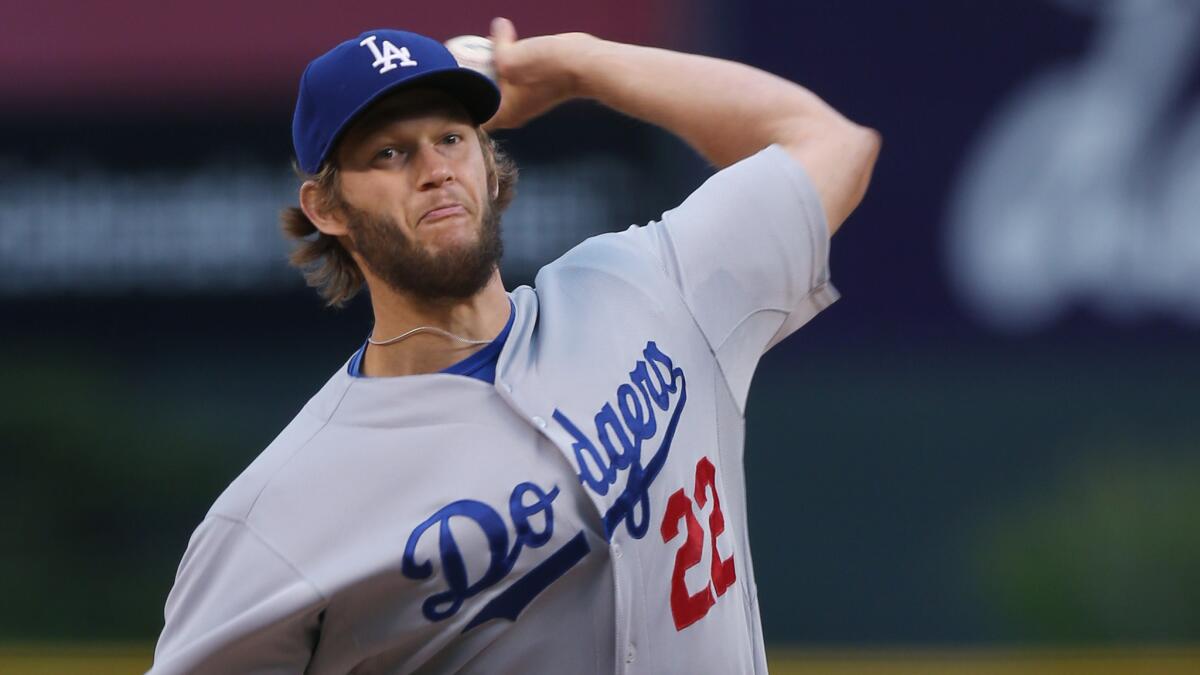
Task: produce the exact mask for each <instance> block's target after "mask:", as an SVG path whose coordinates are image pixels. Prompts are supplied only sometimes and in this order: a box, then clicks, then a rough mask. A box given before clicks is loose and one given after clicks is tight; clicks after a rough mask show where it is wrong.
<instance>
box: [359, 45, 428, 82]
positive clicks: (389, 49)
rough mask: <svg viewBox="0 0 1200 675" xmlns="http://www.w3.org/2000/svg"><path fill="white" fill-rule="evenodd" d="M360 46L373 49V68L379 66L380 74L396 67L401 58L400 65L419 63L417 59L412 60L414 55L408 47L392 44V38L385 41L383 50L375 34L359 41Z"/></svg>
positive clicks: (406, 65)
mask: <svg viewBox="0 0 1200 675" xmlns="http://www.w3.org/2000/svg"><path fill="white" fill-rule="evenodd" d="M358 46H359V47H367V48H368V49H370V50H371V54H373V55H374V56H375V62H374V63H372V64H371V67H372V68H379V67H380V66H383V67H382V68H379V74H380V75H382V74H384V73H386V72H387V71H389V70H395V69H396V63H394V62H395V61H396V60H397V59H399V60H400V66H402V67H408V66H415V65H417V62H416V61H413V60H412V55H411V54H409V53H408V47H400V48H397V47H396V45H394V44H392V42H391V40H384V41H383V51H380V50H379V45H377V44H375V36H374V35H372V36H371V37H369V38H367V39H365V40H363V41H362V42H360V43H358Z"/></svg>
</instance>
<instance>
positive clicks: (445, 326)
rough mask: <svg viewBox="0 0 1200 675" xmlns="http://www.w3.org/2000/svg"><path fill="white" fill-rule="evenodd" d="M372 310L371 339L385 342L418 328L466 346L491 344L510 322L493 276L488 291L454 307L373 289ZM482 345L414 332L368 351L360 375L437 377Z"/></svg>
mask: <svg viewBox="0 0 1200 675" xmlns="http://www.w3.org/2000/svg"><path fill="white" fill-rule="evenodd" d="M371 305H372V308H373V310H374V312H375V328H374V330H373V331H372V333H371V337H372V338H374V339H376V340H387V339H389V338H392V337H395V336H398V335H402V334H403V333H405V332H407V331H410V330H412V329H413V328H416V327H418V326H433V327H436V328H441V329H442V330H445V331H449V332H451V333H453V334H455V335H457V336H460V337H463V338H467V339H469V340H491V339H492V338H495V337H496V335H497V334H499V333H500V331H501V330H503V329H504V325H505V324H506V323H507V322H508V315H509V311H510V306H509V301H508V294H507V293H506V292H505V290H504V282H503V281H501V279H500V272H499V271H498V270H497V271H496V272H495V273H494V274H493V275H492V278H491V279H490V280H489V281H488V283H487V285H486V286H484V287H483V289H482V290H480V291H479V292H478V293H476V294H475V295H473V296H471V297H470V298H467V299H466V300H462V301H456V302H452V303H445V302H432V303H431V302H427V301H425V302H423V301H421V300H420V299H417V298H414V297H412V296H409V295H405V294H401V293H396V292H394V291H391V290H390V289H389V290H383V291H381V290H380V289H379V288H378V285H376V284H372V290H371ZM482 348H483V345H469V344H465V343H463V342H460V341H458V340H455V339H453V338H449V337H446V336H443V335H437V334H434V333H428V332H418V333H415V334H413V335H410V336H409V337H407V338H404V339H403V340H401V341H399V342H396V343H393V344H389V345H367V351H366V353H365V354H364V355H363V363H362V370H363V374H364V375H366V376H368V377H395V376H399V375H418V374H422V373H436V372H438V371H440V370H444V369H446V368H448V367H449V366H452V365H454V364H455V363H458V362H459V361H461V360H462V359H465V358H466V357H468V356H470V355H471V354H474V353H475V352H477V351H479V350H480V349H482Z"/></svg>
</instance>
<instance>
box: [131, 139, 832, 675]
mask: <svg viewBox="0 0 1200 675" xmlns="http://www.w3.org/2000/svg"><path fill="white" fill-rule="evenodd" d="M827 256H828V228H827V226H826V224H825V220H824V216H823V213H822V210H821V207H820V204H819V201H818V198H817V195H816V192H815V190H814V188H813V185H812V183H811V182H810V180H809V178H808V177H807V176H806V174H805V172H804V170H803V169H802V168H801V167H800V166H799V165H798V164H797V163H796V162H795V161H794V160H793V159H792V158H791V157H790V156H789V155H788V154H787V153H786V152H785V151H784V150H782V149H781V148H779V147H777V146H772V147H769V148H767V149H765V150H763V151H762V152H759V153H758V154H756V155H754V156H753V157H750V158H748V159H746V160H743V161H741V162H739V163H737V164H735V165H733V166H731V167H729V168H727V169H725V170H723V171H721V172H719V173H717V174H716V175H714V176H713V177H712V178H710V179H709V180H708V181H707V182H706V183H705V184H704V185H703V186H701V187H700V188H699V189H698V190H697V191H696V192H695V193H693V194H692V195H691V196H690V197H689V198H688V199H687V200H686V201H685V202H684V203H683V204H682V205H680V206H679V207H678V208H676V209H673V210H671V211H668V212H667V213H665V214H664V215H663V218H662V220H661V221H659V222H652V223H650V224H649V225H646V226H644V227H631V228H629V229H628V230H626V231H624V232H619V233H612V234H606V235H601V236H598V237H594V238H591V239H589V240H587V241H585V242H584V243H582V244H580V245H579V246H577V247H575V248H574V249H572V250H571V251H569V252H568V253H566V254H565V255H564V256H562V257H561V258H559V259H558V260H556V261H555V262H553V263H551V264H550V265H547V266H546V267H545V268H543V269H542V270H541V271H540V272H539V273H538V275H537V277H536V281H535V288H529V287H521V288H518V289H516V290H515V291H513V292H512V293H511V294H510V297H511V299H512V300H513V303H514V307H515V312H516V314H515V318H514V321H513V326H512V331H511V333H510V335H509V337H508V341H507V342H506V344H505V346H504V349H503V351H502V352H501V354H500V357H499V362H498V364H497V369H496V378H495V383H494V385H489V384H487V383H485V382H481V381H480V380H477V379H473V378H469V377H462V376H457V375H447V374H430V375H416V376H408V377H388V378H354V377H351V376H350V375H349V374H348V373H347V372H346V369H345V368H341V369H339V370H338V372H337V373H336V374H335V375H334V376H333V377H332V379H330V380H329V382H328V383H327V384H326V385H325V386H324V387H323V388H322V389H321V391H320V392H319V393H318V394H317V395H316V396H315V397H314V398H313V399H312V400H311V401H310V402H309V403H308V404H307V405H306V406H305V407H304V408H303V409H302V410H301V411H300V413H299V414H298V415H297V417H296V418H295V420H293V421H292V423H291V424H289V425H288V426H287V428H286V429H284V431H283V432H282V433H281V434H280V435H279V437H278V438H276V439H275V441H274V442H273V443H271V445H270V446H269V447H267V449H266V450H265V451H264V452H263V453H262V454H261V455H260V456H259V457H258V458H257V459H256V460H255V461H254V462H253V463H252V464H251V465H250V466H249V467H248V468H247V469H246V471H245V472H244V473H243V474H242V475H241V476H240V477H238V478H237V479H236V480H235V481H234V482H233V484H232V485H230V487H229V488H228V489H227V490H226V491H225V493H224V494H222V495H221V497H220V498H219V499H218V500H217V502H216V504H215V505H214V506H213V507H212V510H211V511H210V512H209V514H208V516H207V517H206V518H205V520H204V522H203V523H202V524H201V525H200V527H199V528H198V529H197V530H196V532H195V534H194V535H193V536H192V539H191V542H190V544H189V546H188V550H187V553H186V554H185V555H184V558H183V561H182V563H181V565H180V568H179V573H178V577H177V579H176V583H175V587H174V588H173V589H172V591H171V594H170V596H169V598H168V600H167V605H166V626H165V628H164V629H163V632H162V636H161V638H160V640H159V643H158V647H157V649H156V652H155V663H154V667H153V670H152V672H155V673H176V672H197V671H200V672H221V673H231V672H251V671H252V672H256V673H257V672H300V671H304V672H309V673H339V674H341V673H347V672H355V673H374V672H383V673H450V672H454V673H605V674H608V673H614V672H619V673H654V674H661V673H697V672H711V673H762V672H766V661H765V655H764V649H763V644H762V630H761V626H760V623H759V612H758V604H757V597H756V589H755V585H754V574H753V568H752V564H751V559H750V548H749V542H748V539H747V526H746V496H745V480H744V474H743V463H742V449H743V440H744V422H743V411H744V407H745V402H746V395H747V391H748V389H749V386H750V379H751V376H752V374H753V372H754V368H755V365H756V364H757V362H758V360H759V358H760V357H761V355H762V354H763V352H764V351H766V350H767V349H769V348H770V347H771V346H772V345H774V344H775V343H776V342H778V341H779V340H781V339H782V338H784V337H786V336H787V335H788V334H789V333H791V332H792V331H794V330H795V329H796V328H798V327H800V326H801V325H803V324H804V323H805V322H806V321H808V320H809V319H810V318H812V317H813V316H814V315H815V314H816V313H817V312H819V311H820V310H821V309H823V308H825V307H826V306H828V305H829V303H831V302H832V301H833V300H834V299H836V297H837V294H836V292H835V291H834V289H833V287H832V286H831V285H830V284H829V283H828V280H827V276H828V275H827Z"/></svg>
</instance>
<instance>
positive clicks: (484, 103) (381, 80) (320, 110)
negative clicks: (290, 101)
mask: <svg viewBox="0 0 1200 675" xmlns="http://www.w3.org/2000/svg"><path fill="white" fill-rule="evenodd" d="M416 84H420V85H423V86H429V87H434V88H437V89H441V90H443V91H445V92H447V93H448V94H450V95H451V96H453V97H455V98H456V99H458V101H459V102H460V103H462V105H463V107H464V108H466V110H467V114H469V115H470V116H471V119H472V121H474V122H475V124H483V123H484V122H486V121H488V120H489V119H491V117H492V115H495V114H496V110H497V109H498V108H499V107H500V90H499V89H498V88H497V87H496V84H495V83H494V82H492V81H491V79H489V78H488V77H487V76H486V75H483V74H482V73H478V72H476V71H474V70H471V69H470V68H463V67H462V66H460V65H458V62H457V61H456V60H455V59H454V56H453V55H452V54H451V53H450V50H448V49H446V47H445V45H443V44H442V43H440V42H438V41H437V40H434V39H432V38H427V37H425V36H424V35H417V34H416V33H408V32H405V31H401V30H388V29H380V30H369V31H367V32H365V33H363V34H362V35H359V36H358V37H356V38H354V39H352V40H346V41H345V42H343V43H341V44H339V45H338V46H336V47H334V48H333V49H331V50H329V51H328V52H326V53H324V54H322V55H321V56H319V57H317V58H315V59H313V61H312V62H311V63H309V64H308V67H307V68H305V69H304V74H303V75H302V76H300V93H299V95H298V96H297V97H296V114H295V116H294V117H293V118H292V143H293V145H294V146H295V149H296V159H297V160H298V161H299V163H300V168H301V169H303V170H304V171H306V172H308V173H317V171H318V170H320V168H321V164H322V163H323V162H324V161H325V159H326V158H327V157H328V156H329V152H330V150H332V149H333V145H334V143H335V142H337V140H338V138H339V137H340V136H341V134H342V132H344V131H345V130H346V129H347V127H349V126H350V123H351V122H353V121H354V120H355V118H357V117H358V116H359V115H360V114H362V113H363V112H364V111H365V110H366V109H367V108H368V107H369V106H370V105H371V104H372V103H374V102H375V101H377V100H379V98H381V97H382V96H383V95H384V94H387V93H389V92H392V91H395V90H396V89H399V88H401V87H406V86H411V85H416Z"/></svg>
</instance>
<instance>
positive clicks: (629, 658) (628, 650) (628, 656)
mask: <svg viewBox="0 0 1200 675" xmlns="http://www.w3.org/2000/svg"><path fill="white" fill-rule="evenodd" d="M636 658H637V650H636V649H634V648H633V645H628V646H626V647H625V663H633V661H634V659H636Z"/></svg>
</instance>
